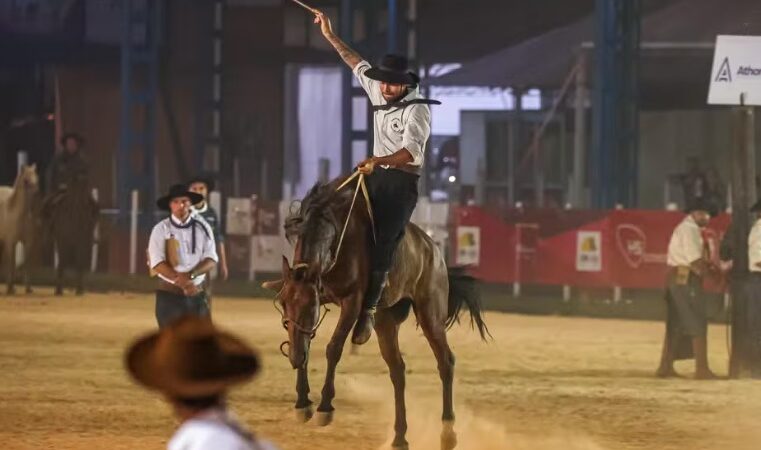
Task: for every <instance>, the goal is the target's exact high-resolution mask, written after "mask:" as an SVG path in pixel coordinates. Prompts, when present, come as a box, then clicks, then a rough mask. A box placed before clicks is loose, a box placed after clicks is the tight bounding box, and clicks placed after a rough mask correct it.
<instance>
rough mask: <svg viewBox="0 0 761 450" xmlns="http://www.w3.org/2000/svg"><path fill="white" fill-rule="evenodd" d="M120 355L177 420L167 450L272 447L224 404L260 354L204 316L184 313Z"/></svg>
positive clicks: (252, 370)
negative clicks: (239, 420) (160, 397)
mask: <svg viewBox="0 0 761 450" xmlns="http://www.w3.org/2000/svg"><path fill="white" fill-rule="evenodd" d="M125 359H126V361H125V362H126V366H127V370H128V372H129V373H130V375H131V376H132V378H133V379H135V381H137V382H138V383H140V384H142V385H143V386H145V387H146V388H148V389H153V390H156V391H158V392H159V393H161V394H162V395H163V396H164V397H165V398H166V399H167V401H168V402H169V404H170V405H171V406H172V409H173V411H174V415H175V416H176V417H177V418H178V419H179V420H180V422H181V424H180V427H179V428H178V429H177V431H176V432H175V434H174V436H172V439H171V440H170V441H169V444H168V446H167V448H168V450H276V448H275V447H274V446H273V445H272V444H269V443H267V442H265V441H261V440H259V439H257V438H256V437H254V436H253V435H252V434H251V433H249V432H248V431H246V430H245V429H244V428H243V427H242V426H241V425H240V424H239V423H238V422H237V421H236V419H235V418H234V416H233V415H232V413H231V412H230V411H229V409H228V407H227V400H226V397H227V391H228V390H229V389H230V388H231V387H232V386H234V385H237V384H242V383H245V382H247V381H250V380H251V378H253V376H254V375H255V374H256V373H257V372H258V371H259V368H260V361H259V358H258V357H257V355H256V353H255V352H254V350H252V349H251V348H250V347H249V346H248V345H246V344H245V343H244V342H243V341H242V340H241V339H240V338H238V337H237V336H234V335H232V334H229V333H225V332H223V331H219V330H217V329H216V328H215V327H214V325H212V323H211V320H210V319H209V318H202V317H195V316H185V317H183V318H182V319H180V320H178V321H176V322H174V323H173V324H171V325H170V326H168V327H166V328H163V329H161V330H160V331H158V332H154V333H152V334H150V335H148V336H145V337H143V338H141V339H139V340H137V341H136V342H135V343H134V344H133V345H132V346H130V348H129V349H128V350H127V354H126V358H125Z"/></svg>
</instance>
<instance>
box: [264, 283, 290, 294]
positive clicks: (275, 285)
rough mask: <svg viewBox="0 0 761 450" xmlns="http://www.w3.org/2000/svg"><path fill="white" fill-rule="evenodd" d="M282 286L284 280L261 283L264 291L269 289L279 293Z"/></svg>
mask: <svg viewBox="0 0 761 450" xmlns="http://www.w3.org/2000/svg"><path fill="white" fill-rule="evenodd" d="M283 285H285V280H272V281H265V282H264V283H262V287H263V288H264V289H271V290H273V291H275V292H280V291H281V290H282V289H283Z"/></svg>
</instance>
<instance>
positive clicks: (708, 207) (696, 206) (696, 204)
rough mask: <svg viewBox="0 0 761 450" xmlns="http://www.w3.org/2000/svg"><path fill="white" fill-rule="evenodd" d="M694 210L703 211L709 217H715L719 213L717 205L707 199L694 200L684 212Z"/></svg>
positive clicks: (688, 212)
mask: <svg viewBox="0 0 761 450" xmlns="http://www.w3.org/2000/svg"><path fill="white" fill-rule="evenodd" d="M694 211H705V212H707V213H708V214H709V215H710V216H711V217H716V216H718V215H719V208H718V206H716V204H715V203H714V202H710V201H708V200H695V201H693V202H692V204H690V205H688V206H687V208H685V210H684V212H685V213H687V214H690V213H692V212H694Z"/></svg>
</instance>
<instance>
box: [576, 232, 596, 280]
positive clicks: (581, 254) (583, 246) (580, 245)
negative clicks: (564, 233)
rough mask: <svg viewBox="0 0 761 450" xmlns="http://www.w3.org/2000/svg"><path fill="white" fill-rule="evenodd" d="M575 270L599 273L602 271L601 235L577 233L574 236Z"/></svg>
mask: <svg viewBox="0 0 761 450" xmlns="http://www.w3.org/2000/svg"><path fill="white" fill-rule="evenodd" d="M576 270H577V271H578V272H600V271H601V270H602V233H601V232H599V231H579V232H578V233H577V234H576Z"/></svg>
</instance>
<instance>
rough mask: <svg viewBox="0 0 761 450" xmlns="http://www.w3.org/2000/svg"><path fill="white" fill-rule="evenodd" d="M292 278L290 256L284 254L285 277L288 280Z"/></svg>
mask: <svg viewBox="0 0 761 450" xmlns="http://www.w3.org/2000/svg"><path fill="white" fill-rule="evenodd" d="M290 278H291V264H290V263H289V262H288V258H286V257H285V255H283V279H284V280H288V279H290Z"/></svg>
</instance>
